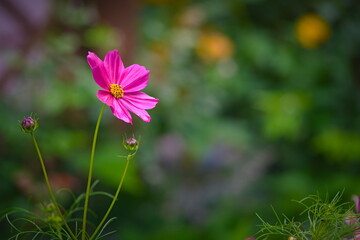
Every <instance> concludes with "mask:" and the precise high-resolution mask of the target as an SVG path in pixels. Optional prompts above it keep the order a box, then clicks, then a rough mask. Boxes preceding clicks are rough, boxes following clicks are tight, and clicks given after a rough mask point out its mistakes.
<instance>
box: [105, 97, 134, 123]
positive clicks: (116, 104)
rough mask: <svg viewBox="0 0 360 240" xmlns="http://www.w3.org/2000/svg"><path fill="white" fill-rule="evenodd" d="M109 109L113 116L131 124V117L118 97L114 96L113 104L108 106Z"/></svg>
mask: <svg viewBox="0 0 360 240" xmlns="http://www.w3.org/2000/svg"><path fill="white" fill-rule="evenodd" d="M110 109H111V111H112V113H113V114H114V116H115V117H117V118H119V119H121V120H123V121H124V122H126V123H130V124H132V118H131V115H130V113H129V111H128V110H127V109H126V108H125V107H124V106H123V105H122V103H121V102H120V101H119V99H115V98H114V101H113V106H112V107H110Z"/></svg>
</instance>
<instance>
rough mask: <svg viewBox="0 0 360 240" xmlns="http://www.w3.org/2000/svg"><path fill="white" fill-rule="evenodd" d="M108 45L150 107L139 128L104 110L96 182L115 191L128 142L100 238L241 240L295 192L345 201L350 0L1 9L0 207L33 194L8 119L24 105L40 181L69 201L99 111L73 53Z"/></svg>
mask: <svg viewBox="0 0 360 240" xmlns="http://www.w3.org/2000/svg"><path fill="white" fill-rule="evenodd" d="M113 49H119V52H120V54H121V56H122V58H123V61H124V63H125V66H129V65H131V64H134V63H137V64H140V65H144V66H146V67H147V68H148V69H149V70H150V71H151V74H150V82H149V85H148V87H147V89H146V92H147V93H148V94H149V95H151V96H154V97H156V98H159V99H160V102H159V104H158V105H157V107H156V108H155V109H153V110H150V111H149V112H150V115H151V116H152V120H151V122H150V123H144V122H142V121H141V120H140V119H139V118H137V117H136V116H135V117H134V119H135V121H134V125H133V126H131V125H128V124H125V123H123V122H122V121H120V120H118V119H116V118H115V117H114V116H113V115H112V114H111V112H110V111H109V109H107V110H106V112H105V116H104V119H103V122H102V126H101V129H100V135H99V140H98V147H97V152H96V156H95V168H94V171H95V172H94V176H95V178H96V179H99V180H100V183H99V185H98V186H99V188H103V189H106V190H107V191H109V192H114V191H115V188H116V186H117V183H118V181H119V178H120V176H121V173H122V167H123V165H124V163H125V161H124V160H123V159H122V158H118V157H116V156H117V155H121V154H122V153H123V150H122V140H123V137H124V135H125V134H126V135H127V136H132V135H133V134H134V136H135V137H136V138H140V139H141V146H140V150H139V152H138V154H137V156H136V158H135V159H134V161H133V162H132V164H131V168H130V171H129V173H128V175H127V177H126V180H125V184H124V188H123V191H122V193H121V194H120V198H119V201H118V202H117V204H116V207H115V209H114V211H113V213H112V216H116V217H117V220H116V221H115V222H113V223H112V225H111V227H113V228H115V229H116V230H117V233H115V234H114V235H112V236H111V237H110V236H109V237H108V239H123V240H133V239H134V240H135V239H136V240H137V239H139V240H141V239H146V240H162V239H172V240H177V239H179V240H180V239H187V240H193V239H194V240H195V239H207V240H218V239H222V240H235V239H245V238H246V237H250V236H252V235H253V234H254V233H255V232H256V231H257V230H258V228H257V225H258V224H259V223H260V221H259V220H258V218H257V217H256V215H255V214H256V213H258V214H260V215H261V216H262V217H263V218H264V219H267V220H269V221H273V220H274V215H273V213H272V210H271V206H274V208H275V209H277V211H278V212H284V213H286V214H287V215H289V216H297V215H298V214H299V213H300V211H301V210H302V209H301V208H299V205H297V204H296V203H294V202H292V200H300V199H301V198H303V197H305V196H307V195H309V194H316V193H317V192H319V193H320V194H322V195H324V194H326V193H329V195H330V196H331V195H334V194H336V193H337V192H339V191H340V192H341V191H344V194H343V200H344V201H350V197H351V195H353V194H360V186H359V183H360V174H359V173H360V2H359V1H357V0H327V1H326V0H319V1H311V0H305V1H282V0H226V1H218V0H184V1H179V0H142V1H141V0H138V1H134V0H119V1H116V0H102V1H100V0H98V1H90V0H89V1H85V0H84V1H81V0H74V1H65V0H57V1H55V0H53V1H49V0H32V1H27V0H2V1H0V91H1V102H0V112H1V118H0V119H1V120H0V123H1V124H0V169H1V171H0V193H1V199H0V209H1V210H5V209H6V208H9V207H13V206H18V207H29V208H30V209H32V210H35V211H37V210H36V209H37V203H39V202H44V201H46V199H47V190H46V186H45V185H44V181H43V177H42V173H41V169H40V165H39V163H38V160H37V156H36V152H35V149H34V147H33V145H32V143H31V139H30V137H29V136H28V135H26V134H23V133H22V132H21V131H20V129H19V126H18V120H21V119H22V118H23V117H24V116H28V115H29V114H30V113H32V112H34V113H37V116H38V118H39V125H40V126H39V129H38V130H37V131H36V134H37V137H38V141H39V144H40V147H41V149H42V152H43V154H44V158H45V161H46V164H47V167H48V171H49V174H50V181H51V182H52V184H53V186H54V187H55V188H57V189H60V188H70V189H71V190H72V191H73V192H74V193H75V194H80V193H81V192H84V190H85V184H86V176H87V166H88V159H89V156H90V147H91V139H92V134H93V129H94V126H95V123H96V118H97V114H98V112H99V110H100V107H101V103H100V101H99V100H98V99H97V98H96V95H95V93H96V90H97V89H98V87H97V85H96V84H95V82H94V81H93V78H92V75H91V70H90V67H89V66H88V65H87V62H86V55H87V52H88V51H93V52H95V53H96V54H98V55H99V56H100V57H101V58H103V57H104V55H105V53H106V52H108V51H110V50H113ZM70 200H71V198H70V197H64V199H62V201H63V202H64V203H67V202H70ZM107 202H109V200H108V199H105V198H101V197H98V198H93V199H92V200H91V203H90V207H91V208H92V209H93V210H94V211H96V212H98V213H99V215H100V216H102V214H103V212H104V211H105V210H106V208H107V204H106V203H107ZM0 232H1V237H0V238H1V239H8V237H9V236H10V235H9V234H10V227H9V225H8V224H7V222H6V221H2V222H0Z"/></svg>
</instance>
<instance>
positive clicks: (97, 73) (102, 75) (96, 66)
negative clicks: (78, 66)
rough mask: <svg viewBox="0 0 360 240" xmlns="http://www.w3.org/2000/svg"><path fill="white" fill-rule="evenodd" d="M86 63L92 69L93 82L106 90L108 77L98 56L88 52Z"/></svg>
mask: <svg viewBox="0 0 360 240" xmlns="http://www.w3.org/2000/svg"><path fill="white" fill-rule="evenodd" d="M87 60H88V63H89V65H90V67H91V69H92V74H93V77H94V80H95V82H96V83H97V85H99V86H100V87H101V88H103V89H105V90H108V89H109V77H108V73H107V71H106V69H105V67H104V63H103V62H102V61H101V59H100V58H98V56H96V55H95V54H94V53H92V52H89V54H88V56H87Z"/></svg>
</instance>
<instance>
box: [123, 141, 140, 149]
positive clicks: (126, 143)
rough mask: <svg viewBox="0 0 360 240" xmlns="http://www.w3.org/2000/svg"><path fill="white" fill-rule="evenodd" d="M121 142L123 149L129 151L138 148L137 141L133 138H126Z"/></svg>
mask: <svg viewBox="0 0 360 240" xmlns="http://www.w3.org/2000/svg"><path fill="white" fill-rule="evenodd" d="M123 144H124V147H125V149H127V150H129V151H136V150H137V149H138V148H139V142H138V141H137V140H136V139H135V138H128V139H126V140H125V141H124V142H123Z"/></svg>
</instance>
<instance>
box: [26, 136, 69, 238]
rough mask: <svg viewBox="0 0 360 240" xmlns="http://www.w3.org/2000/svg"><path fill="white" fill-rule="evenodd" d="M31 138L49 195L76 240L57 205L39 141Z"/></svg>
mask: <svg viewBox="0 0 360 240" xmlns="http://www.w3.org/2000/svg"><path fill="white" fill-rule="evenodd" d="M31 137H32V139H33V142H34V145H35V148H36V152H37V154H38V156H39V160H40V164H41V168H42V171H43V174H44V178H45V182H46V185H47V188H48V190H49V194H50V197H51V200H52V202H53V203H54V205H55V207H56V210H57V212H58V214H59V216H60V217H61V219H62V220H63V222H64V224H65V227H66V229H67V230H68V232H69V234H70V235H71V238H72V239H76V237H75V235H74V234H73V232H72V231H71V229H70V227H69V225H68V224H67V222H66V221H65V218H64V216H63V214H62V213H61V210H60V208H59V205H58V203H57V201H56V198H55V195H54V193H53V190H52V188H51V185H50V182H49V178H48V175H47V172H46V168H45V164H44V160H43V158H42V155H41V152H40V148H39V146H38V144H37V141H36V138H35V135H34V133H31Z"/></svg>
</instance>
